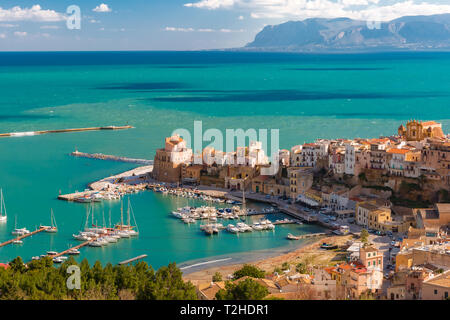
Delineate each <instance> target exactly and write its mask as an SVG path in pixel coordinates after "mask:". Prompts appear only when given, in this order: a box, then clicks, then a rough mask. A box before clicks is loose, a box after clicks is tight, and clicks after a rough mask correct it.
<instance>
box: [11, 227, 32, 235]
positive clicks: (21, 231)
mask: <svg viewBox="0 0 450 320" xmlns="http://www.w3.org/2000/svg"><path fill="white" fill-rule="evenodd" d="M29 233H30V231H29V230H28V229H27V228H21V229H18V228H15V229H14V230H13V231H12V232H11V234H13V235H16V236H23V235H25V234H29Z"/></svg>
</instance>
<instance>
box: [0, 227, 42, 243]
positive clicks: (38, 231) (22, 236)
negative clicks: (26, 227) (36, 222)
mask: <svg viewBox="0 0 450 320" xmlns="http://www.w3.org/2000/svg"><path fill="white" fill-rule="evenodd" d="M45 230H47V227H40V228H39V229H37V230H35V231H33V232H30V233H27V234H24V235H21V236H19V237H17V238H14V239H11V240H8V241H6V242H3V243H0V248H1V247H4V246H7V245H8V244H11V243H13V242H14V241H17V240H22V239H25V238H28V237H31V236H33V235H35V234H38V233H40V232H42V231H45Z"/></svg>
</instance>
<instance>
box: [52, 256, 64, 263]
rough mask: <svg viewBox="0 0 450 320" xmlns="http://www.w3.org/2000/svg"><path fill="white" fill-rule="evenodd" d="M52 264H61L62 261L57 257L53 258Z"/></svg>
mask: <svg viewBox="0 0 450 320" xmlns="http://www.w3.org/2000/svg"><path fill="white" fill-rule="evenodd" d="M53 262H54V263H63V262H64V259H61V257H57V258H54V259H53Z"/></svg>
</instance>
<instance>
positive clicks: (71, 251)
mask: <svg viewBox="0 0 450 320" xmlns="http://www.w3.org/2000/svg"><path fill="white" fill-rule="evenodd" d="M67 254H68V255H71V256H74V255H79V254H80V251H79V250H77V249H71V250H70V251H68V252H67Z"/></svg>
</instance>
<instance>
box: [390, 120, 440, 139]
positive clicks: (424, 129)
mask: <svg viewBox="0 0 450 320" xmlns="http://www.w3.org/2000/svg"><path fill="white" fill-rule="evenodd" d="M398 134H399V135H400V136H402V137H403V138H404V139H405V140H407V141H422V140H424V139H426V138H442V137H444V132H443V131H442V124H440V123H437V122H435V121H426V122H422V121H417V120H411V121H408V122H407V123H406V128H405V127H404V126H403V125H401V126H400V127H399V128H398Z"/></svg>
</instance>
